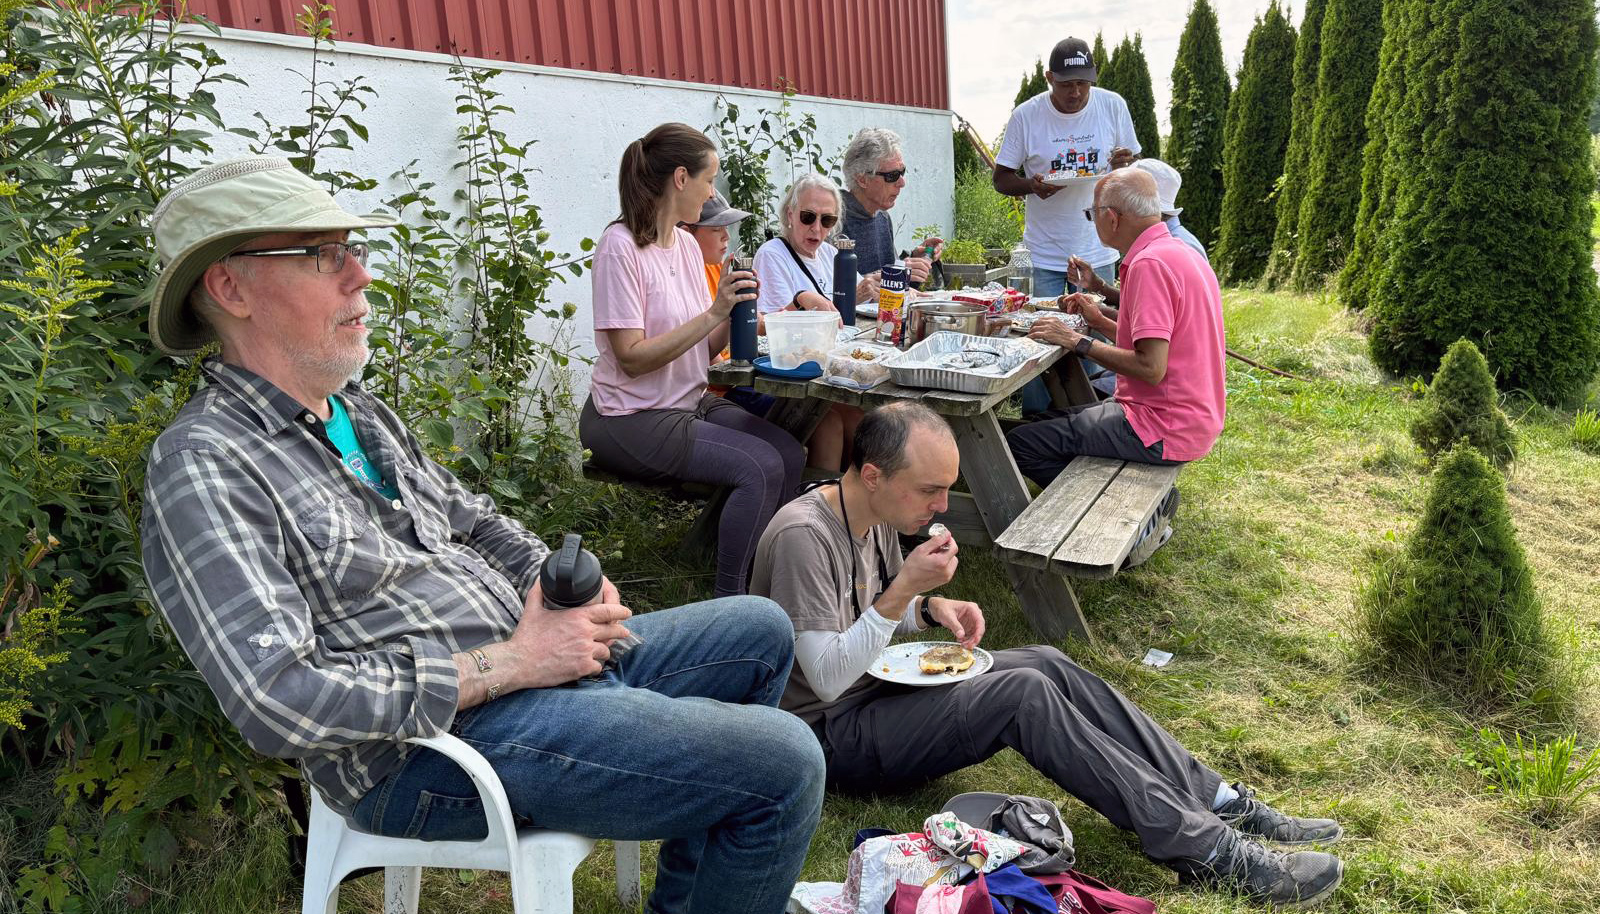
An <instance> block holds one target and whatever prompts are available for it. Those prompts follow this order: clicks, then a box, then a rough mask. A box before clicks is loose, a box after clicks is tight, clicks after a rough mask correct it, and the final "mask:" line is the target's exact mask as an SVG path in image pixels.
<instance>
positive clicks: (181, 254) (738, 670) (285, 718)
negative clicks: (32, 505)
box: [140, 156, 823, 914]
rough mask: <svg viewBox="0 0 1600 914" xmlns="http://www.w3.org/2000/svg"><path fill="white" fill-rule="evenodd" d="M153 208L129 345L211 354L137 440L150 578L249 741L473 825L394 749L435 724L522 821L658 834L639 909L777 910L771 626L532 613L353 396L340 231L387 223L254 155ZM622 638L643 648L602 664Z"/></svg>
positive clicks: (786, 788) (800, 780) (523, 571)
mask: <svg viewBox="0 0 1600 914" xmlns="http://www.w3.org/2000/svg"><path fill="white" fill-rule="evenodd" d="M681 170H682V169H680V171H681ZM151 221H152V232H153V234H154V235H155V240H156V248H157V250H158V251H159V252H160V254H161V259H162V261H163V263H164V264H165V266H164V268H163V269H162V272H161V275H160V277H159V278H158V279H157V281H156V286H155V292H154V296H153V300H152V303H151V306H150V338H151V340H152V342H154V344H155V345H156V347H157V348H159V349H161V350H163V351H165V352H167V353H169V354H172V355H178V356H192V355H197V354H200V353H202V352H203V351H204V350H205V349H206V348H207V347H208V346H210V345H211V344H213V343H215V342H220V344H221V351H220V354H219V355H218V356H216V357H213V358H207V359H206V361H205V363H204V372H205V378H206V383H205V385H204V386H202V387H201V388H200V389H199V390H198V391H196V393H195V394H194V397H193V398H192V399H191V400H189V402H188V403H187V404H186V405H185V406H184V407H183V409H182V410H181V411H180V412H179V413H178V416H177V418H176V419H175V420H174V421H173V423H172V425H171V426H170V427H169V428H167V429H166V431H164V432H163V433H162V434H161V436H160V437H159V438H158V439H157V440H156V443H155V445H154V447H153V448H152V449H151V453H150V461H149V471H148V473H147V476H146V488H145V505H144V517H143V519H142V522H141V526H140V529H141V532H142V534H143V540H144V555H143V558H144V569H145V575H146V577H147V578H148V579H149V582H150V590H151V595H152V597H153V599H154V602H155V604H156V606H157V608H159V609H160V611H161V613H162V615H164V616H165V617H166V619H167V621H168V623H169V624H170V626H171V628H172V632H173V636H174V637H175V638H176V639H177V641H178V642H179V643H180V644H182V645H183V649H184V651H185V652H186V653H187V654H188V655H189V658H190V660H191V661H193V663H194V665H195V667H196V669H198V670H199V672H200V675H201V676H202V677H203V678H204V679H205V681H206V684H207V685H209V686H210V687H211V690H212V691H213V692H214V693H215V694H216V696H217V700H218V702H219V703H220V704H221V706H222V709H223V711H224V713H226V714H227V715H228V719H229V720H231V721H233V723H234V725H235V726H237V727H238V728H239V731H240V733H241V734H242V735H243V737H244V739H245V741H246V742H247V743H249V744H250V746H251V747H252V748H254V749H256V750H257V751H259V752H262V753H263V754H266V755H271V756H274V757H278V758H285V759H296V760H297V761H298V762H299V763H300V770H301V773H302V774H303V775H304V776H305V779H306V781H307V782H309V783H310V784H311V786H312V787H313V788H314V789H315V790H316V791H317V792H318V793H319V794H320V795H321V796H322V797H323V799H324V800H326V801H327V804H328V805H329V806H330V807H332V808H333V809H334V810H336V811H337V812H339V813H341V814H342V815H344V816H345V817H346V818H348V819H350V820H351V821H352V822H353V823H355V824H356V825H357V826H359V827H360V828H361V829H363V830H365V831H370V832H374V833H377V834H383V835H392V836H398V837H408V838H419V839H422V840H472V839H478V838H482V837H483V836H484V835H485V834H486V833H487V821H486V820H485V818H484V811H483V807H482V803H481V801H480V800H479V797H478V791H477V789H476V788H475V787H474V786H473V784H472V782H471V780H469V778H468V777H467V774H466V773H465V772H464V771H462V770H461V769H460V768H459V767H457V766H456V765H455V764H454V763H453V762H451V761H450V760H448V759H446V758H445V757H444V756H442V755H440V754H439V753H437V752H434V751H433V750H432V749H428V748H423V747H419V746H416V745H411V744H408V743H407V742H406V740H408V739H409V738H411V737H419V736H421V737H427V736H438V735H440V734H444V733H450V734H453V735H455V736H456V737H458V738H459V739H461V740H462V741H464V742H466V743H467V744H468V745H470V746H472V747H473V748H474V749H476V750H477V751H478V752H479V753H480V754H482V755H483V757H484V758H485V759H486V760H487V761H488V763H489V764H490V766H492V767H493V768H494V770H495V771H496V773H497V774H499V776H500V781H501V783H502V784H503V785H504V787H505V791H506V794H507V797H508V798H509V799H510V801H511V807H512V812H513V814H514V815H515V816H516V818H517V819H518V820H519V821H520V822H524V823H534V824H537V825H539V826H540V827H544V828H550V829H556V830H560V831H572V832H579V833H581V834H586V835H592V836H595V837H600V838H616V839H631V840H637V839H642V838H662V839H665V840H664V841H663V843H662V845H661V855H660V861H659V864H658V867H657V871H656V882H655V890H654V893H653V894H652V896H651V898H650V903H649V909H650V910H652V911H685V910H692V911H697V912H706V911H726V912H729V914H732V912H739V914H744V912H748V911H764V912H768V914H778V912H780V911H782V910H783V909H784V905H785V903H786V901H787V896H788V893H789V887H790V886H791V885H792V884H793V882H794V879H795V877H796V875H798V873H799V871H800V867H801V865H802V864H803V863H804V862H805V856H806V848H807V846H808V844H809V843H810V837H811V832H812V830H813V829H814V828H815V826H816V823H817V819H818V816H819V814H820V812H821V806H822V777H823V759H822V754H821V750H820V749H819V748H818V747H817V742H816V739H815V737H814V736H813V735H812V734H811V732H810V731H809V730H808V729H807V728H806V727H805V726H804V725H803V724H801V723H800V722H799V721H798V720H795V719H794V718H793V717H791V716H789V715H787V714H785V713H783V712H782V711H780V710H778V709H777V708H776V707H775V705H776V704H777V702H778V698H779V696H780V695H781V694H782V692H783V689H784V684H785V682H786V681H787V679H788V671H789V665H790V661H791V656H792V651H793V629H792V627H791V626H790V624H789V621H788V619H787V618H786V617H785V615H784V613H783V612H782V610H780V609H779V608H778V607H777V606H775V605H773V604H772V602H771V601H768V600H763V599H760V598H756V597H730V598H727V599H722V600H713V601H710V602H707V603H701V604H698V605H695V606H686V607H682V608H679V609H671V610H663V611H661V612H656V613H649V614H647V615H644V616H640V617H636V618H633V619H630V618H629V617H630V615H631V613H630V612H629V610H628V609H627V607H625V606H623V605H622V603H621V598H620V596H619V595H618V593H617V589H616V587H614V586H612V585H611V583H610V582H609V581H603V582H602V586H601V591H600V599H599V601H598V602H597V603H595V604H593V605H589V606H583V607H579V608H576V609H564V610H560V609H552V608H548V607H547V606H546V605H545V602H544V598H543V591H542V589H541V587H540V585H539V583H538V579H539V570H540V568H541V566H542V565H543V562H544V559H545V557H546V556H547V555H548V554H549V551H550V550H549V549H547V548H546V547H545V544H544V543H543V542H541V541H540V539H539V538H538V537H537V536H535V535H534V534H533V533H531V532H529V531H528V530H527V529H526V528H524V527H523V526H522V525H521V524H520V523H518V522H517V521H515V520H512V519H511V518H509V517H507V516H505V515H504V514H501V513H500V512H499V511H498V510H496V508H495V504H494V502H493V501H492V500H490V499H489V498H488V497H487V496H485V495H480V494H477V493H474V492H471V491H469V490H468V489H467V488H466V487H465V486H463V485H462V484H461V482H460V480H458V479H456V477H455V476H454V475H452V474H451V473H450V471H449V470H447V469H445V468H444V467H442V466H440V465H439V464H438V463H436V462H434V461H433V460H432V459H431V458H429V456H428V453H427V451H425V450H424V449H423V447H422V445H421V443H420V442H418V440H417V438H416V436H415V435H413V434H412V433H411V432H410V431H409V430H407V429H406V427H405V425H404V424H403V423H402V422H401V421H400V419H399V418H398V417H397V416H396V415H395V414H394V412H393V411H392V410H391V409H390V408H389V407H388V406H387V405H385V404H384V403H383V402H382V401H381V400H379V399H378V398H377V397H374V396H373V395H372V394H370V393H368V392H367V391H365V390H363V389H362V387H361V386H360V385H359V384H358V383H356V382H355V381H353V380H351V379H352V377H353V376H355V375H357V374H358V373H359V372H360V371H361V369H362V367H363V366H364V365H365V364H366V361H367V356H368V349H367V332H368V328H367V323H366V321H367V318H368V315H369V313H370V307H369V305H368V304H367V300H366V292H365V290H366V288H367V286H368V284H369V283H371V282H372V274H370V273H368V272H367V270H366V259H367V245H366V244H365V243H364V242H362V241H359V240H356V239H353V238H352V237H351V236H350V233H351V232H352V231H362V230H365V229H369V228H378V227H383V226H389V225H393V224H394V220H393V219H390V218H388V217H384V216H356V215H352V214H350V213H347V212H345V211H344V210H343V209H341V208H340V207H339V205H338V204H337V203H336V202H334V199H333V197H332V196H330V195H329V194H328V192H327V191H326V190H324V189H323V188H322V187H321V186H320V185H319V184H317V183H316V182H315V181H313V180H311V179H310V178H308V177H306V176H305V175H303V174H301V173H299V172H298V171H296V170H295V169H294V168H292V167H291V166H290V164H289V162H288V161H287V160H286V159H282V158H275V157H271V156H253V157H249V158H244V159H236V160H234V161H230V162H223V163H219V164H217V165H213V166H211V167H209V168H205V169H202V170H201V171H199V172H196V173H195V174H194V175H191V176H190V177H189V178H187V179H185V180H184V181H183V182H181V183H180V184H178V185H177V186H175V187H173V188H172V189H171V190H170V191H169V192H168V193H167V195H166V197H165V198H164V199H163V200H162V201H161V204H160V205H159V206H157V207H156V211H155V213H154V214H153V216H152V220H151ZM696 279H697V280H698V277H696ZM729 619H737V620H738V624H735V625H730V624H728V620H729ZM624 622H626V623H627V624H626V625H624ZM630 630H631V631H632V632H633V633H636V634H638V635H639V637H640V638H642V639H643V640H642V643H640V644H639V645H638V646H637V647H634V648H633V649H632V650H630V651H628V652H627V653H626V654H623V655H621V656H620V658H619V659H617V660H615V661H614V662H608V661H611V659H612V658H611V648H612V645H613V643H614V642H617V641H618V640H619V639H622V638H624V637H626V636H627V635H628V634H629V632H630ZM619 798H624V799H625V802H618V799H619Z"/></svg>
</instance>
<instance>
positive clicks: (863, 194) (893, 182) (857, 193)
mask: <svg viewBox="0 0 1600 914" xmlns="http://www.w3.org/2000/svg"><path fill="white" fill-rule="evenodd" d="M844 180H845V184H846V185H847V187H846V191H845V195H844V234H845V237H847V238H849V239H850V240H851V241H854V242H855V243H856V269H857V270H859V271H860V273H861V275H862V276H871V275H875V274H877V273H878V272H879V271H881V270H882V269H883V268H884V267H885V266H888V265H889V264H891V263H894V262H895V261H896V260H899V259H900V258H899V257H898V256H897V255H896V253H895V251H896V248H895V243H894V221H893V220H892V219H890V218H889V210H890V209H893V208H894V204H895V201H896V200H898V199H899V198H900V191H902V190H904V189H905V186H906V160H905V156H904V155H903V154H902V153H901V150H900V137H899V135H897V134H896V133H895V132H894V131H892V130H885V129H883V128H882V127H868V128H866V129H864V130H862V131H861V132H859V133H857V134H856V135H855V138H854V139H852V140H851V141H850V145H849V146H847V147H846V148H845V151H844ZM942 253H944V241H943V240H941V239H939V238H924V239H922V240H921V241H919V242H917V246H916V249H915V250H914V251H913V255H914V256H910V257H907V258H905V262H906V268H907V269H908V270H910V272H911V282H912V283H913V284H915V285H919V286H920V285H921V284H922V282H923V281H924V280H926V279H927V278H928V274H929V273H930V272H931V271H932V269H933V262H934V261H935V260H938V259H939V256H940V255H941V254H942Z"/></svg>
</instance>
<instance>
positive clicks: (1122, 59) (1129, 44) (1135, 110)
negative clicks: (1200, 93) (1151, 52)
mask: <svg viewBox="0 0 1600 914" xmlns="http://www.w3.org/2000/svg"><path fill="white" fill-rule="evenodd" d="M1112 57H1113V58H1114V59H1115V60H1116V62H1117V68H1116V80H1117V84H1118V85H1119V86H1120V87H1121V88H1119V89H1117V94H1118V95H1121V96H1122V100H1123V101H1125V102H1127V103H1128V113H1129V114H1130V115H1132V117H1133V132H1134V135H1136V136H1137V137H1139V155H1141V156H1143V157H1144V158H1147V159H1159V158H1161V129H1160V127H1158V126H1157V124H1156V92H1155V87H1154V84H1152V83H1151V82H1150V63H1149V61H1147V60H1145V57H1144V37H1143V36H1141V35H1138V34H1135V35H1134V36H1133V38H1132V39H1128V38H1124V39H1122V44H1120V45H1118V46H1117V50H1116V51H1115V52H1114V53H1113V54H1112Z"/></svg>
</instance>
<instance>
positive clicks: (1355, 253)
mask: <svg viewBox="0 0 1600 914" xmlns="http://www.w3.org/2000/svg"><path fill="white" fill-rule="evenodd" d="M1429 8H1430V4H1427V3H1421V2H1418V0H1385V3H1384V4H1383V46H1382V48H1381V53H1380V54H1379V55H1378V76H1377V81H1376V82H1375V83H1374V84H1373V87H1372V100H1371V101H1369V102H1368V103H1367V146H1366V149H1365V150H1364V151H1363V152H1362V155H1361V205H1360V206H1359V207H1358V208H1357V209H1356V224H1355V229H1354V230H1353V232H1352V233H1351V235H1352V238H1351V242H1350V256H1349V257H1347V258H1345V263H1344V267H1343V268H1342V269H1341V270H1340V271H1339V297H1340V299H1341V300H1342V301H1343V302H1344V304H1345V306H1346V307H1348V308H1351V309H1352V310H1356V311H1360V310H1364V309H1365V308H1366V307H1367V304H1368V303H1369V302H1370V300H1371V296H1372V282H1373V279H1374V278H1376V276H1377V275H1378V274H1379V273H1381V272H1382V264H1383V252H1382V251H1381V250H1379V248H1378V230H1379V227H1380V226H1382V225H1383V224H1384V223H1386V222H1387V221H1388V220H1389V219H1390V217H1391V216H1392V215H1393V213H1394V204H1395V194H1396V192H1397V190H1398V188H1399V186H1400V183H1401V182H1403V181H1404V180H1405V174H1406V169H1407V168H1409V167H1411V163H1415V162H1417V161H1418V160H1419V158H1420V148H1421V137H1420V135H1418V134H1414V133H1412V132H1411V130H1410V129H1409V127H1410V125H1412V124H1414V123H1415V119H1414V118H1413V117H1411V116H1408V111H1431V110H1433V97H1434V94H1435V89H1434V85H1435V80H1436V77H1437V74H1438V72H1440V71H1441V70H1442V69H1443V67H1444V66H1445V63H1446V61H1445V59H1444V57H1443V55H1436V56H1434V57H1431V58H1422V59H1418V58H1417V56H1416V50H1417V48H1418V47H1419V46H1420V44H1421V38H1422V33H1419V32H1417V29H1419V28H1427V27H1428V26H1427V17H1428V16H1429Z"/></svg>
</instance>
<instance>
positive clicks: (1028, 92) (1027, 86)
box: [1011, 60, 1050, 108]
mask: <svg viewBox="0 0 1600 914" xmlns="http://www.w3.org/2000/svg"><path fill="white" fill-rule="evenodd" d="M1048 91H1050V81H1049V80H1048V79H1047V78H1046V77H1045V75H1044V61H1042V60H1035V61H1034V62H1033V72H1032V73H1025V74H1023V76H1022V85H1021V86H1020V87H1019V88H1018V89H1017V100H1016V101H1014V102H1012V103H1011V107H1013V108H1015V107H1016V106H1018V105H1020V104H1022V103H1023V102H1025V101H1027V100H1028V99H1030V98H1033V97H1034V96H1035V95H1038V94H1039V93H1040V92H1048Z"/></svg>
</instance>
